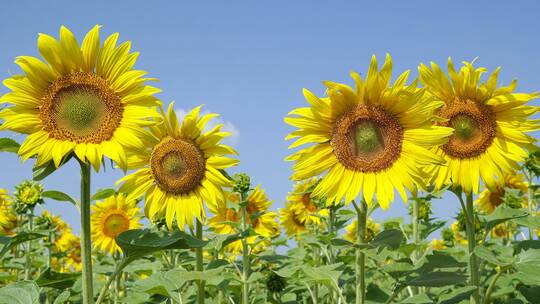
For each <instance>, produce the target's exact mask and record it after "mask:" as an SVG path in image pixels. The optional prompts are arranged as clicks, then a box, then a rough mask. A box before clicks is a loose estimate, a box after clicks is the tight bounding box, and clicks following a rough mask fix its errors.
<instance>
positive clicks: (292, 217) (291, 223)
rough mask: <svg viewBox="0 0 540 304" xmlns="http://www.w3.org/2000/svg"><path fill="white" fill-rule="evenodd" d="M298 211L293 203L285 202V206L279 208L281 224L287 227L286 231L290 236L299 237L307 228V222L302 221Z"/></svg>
mask: <svg viewBox="0 0 540 304" xmlns="http://www.w3.org/2000/svg"><path fill="white" fill-rule="evenodd" d="M295 211H296V208H295V205H294V204H293V203H290V202H288V203H285V208H280V209H279V217H280V220H281V225H282V226H283V228H285V233H287V235H288V236H293V235H294V236H296V238H297V239H298V238H299V237H300V234H301V233H302V232H304V231H306V229H307V227H308V226H307V225H306V222H301V221H300V216H299V214H298V213H297V212H295Z"/></svg>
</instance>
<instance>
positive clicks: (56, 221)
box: [36, 210, 71, 234]
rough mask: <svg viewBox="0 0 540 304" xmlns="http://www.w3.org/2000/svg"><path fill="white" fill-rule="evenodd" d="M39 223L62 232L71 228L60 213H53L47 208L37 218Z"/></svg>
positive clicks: (46, 227)
mask: <svg viewBox="0 0 540 304" xmlns="http://www.w3.org/2000/svg"><path fill="white" fill-rule="evenodd" d="M36 224H37V225H40V224H41V225H43V226H45V229H52V230H54V231H55V232H56V233H60V234H61V233H62V232H63V231H65V230H68V229H71V228H69V225H68V224H67V223H66V222H64V221H63V220H62V218H60V217H59V216H58V215H53V214H51V213H50V212H49V211H47V210H43V212H42V213H41V216H40V217H39V218H38V219H37V222H36Z"/></svg>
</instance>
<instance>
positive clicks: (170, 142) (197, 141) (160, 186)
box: [118, 103, 238, 229]
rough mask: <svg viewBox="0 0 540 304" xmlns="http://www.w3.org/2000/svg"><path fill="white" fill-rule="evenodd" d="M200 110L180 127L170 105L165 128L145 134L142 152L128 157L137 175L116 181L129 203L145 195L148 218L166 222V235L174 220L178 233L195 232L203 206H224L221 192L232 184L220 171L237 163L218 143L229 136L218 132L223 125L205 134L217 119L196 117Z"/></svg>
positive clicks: (224, 147) (192, 111) (160, 127)
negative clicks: (195, 222) (195, 225)
mask: <svg viewBox="0 0 540 304" xmlns="http://www.w3.org/2000/svg"><path fill="white" fill-rule="evenodd" d="M200 108H201V107H197V108H194V109H193V110H191V112H189V113H188V114H187V115H186V117H185V118H184V120H183V121H182V123H180V124H179V122H178V118H177V116H176V113H175V112H174V104H173V103H171V104H170V105H169V109H168V114H167V115H166V114H165V113H162V115H163V124H160V125H158V126H153V127H151V128H150V131H148V132H145V133H143V135H142V141H143V142H144V144H145V148H144V149H138V150H132V151H131V152H130V153H129V157H128V159H129V161H128V163H129V165H130V169H139V170H138V171H136V172H135V173H133V174H130V175H127V176H126V177H124V178H122V179H121V180H119V181H118V183H122V185H121V186H120V189H119V190H120V192H123V193H127V194H128V200H131V199H135V198H138V197H140V196H142V195H144V194H145V195H146V197H145V208H144V209H145V214H146V216H147V217H148V218H149V219H154V218H155V217H156V215H158V216H165V222H166V224H167V227H169V229H171V228H172V226H173V221H174V220H175V219H176V224H177V225H178V227H179V228H180V229H184V226H185V225H186V224H188V225H189V226H191V227H193V222H194V218H197V219H198V220H199V221H201V222H202V218H204V217H205V212H204V208H203V204H202V203H203V201H205V202H206V203H207V204H210V205H215V204H219V203H222V202H223V201H224V197H223V190H222V188H223V187H224V186H230V185H231V182H230V181H229V180H228V179H227V178H226V177H225V175H224V174H223V173H222V172H221V170H224V169H226V168H229V167H231V166H234V165H236V164H237V163H238V160H236V159H233V158H230V157H228V156H227V155H230V154H236V152H235V151H234V150H233V149H232V148H230V147H229V146H226V145H223V144H221V143H220V141H221V140H222V139H223V138H225V137H227V136H229V133H227V132H222V131H221V127H222V125H217V126H215V127H214V128H212V129H211V130H209V131H205V126H206V124H207V123H208V121H210V120H211V119H212V118H214V117H216V116H218V115H217V114H206V115H199V112H200Z"/></svg>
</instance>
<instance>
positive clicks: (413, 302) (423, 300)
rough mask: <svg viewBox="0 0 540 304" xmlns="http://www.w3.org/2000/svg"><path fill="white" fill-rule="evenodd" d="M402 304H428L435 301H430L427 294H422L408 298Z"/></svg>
mask: <svg viewBox="0 0 540 304" xmlns="http://www.w3.org/2000/svg"><path fill="white" fill-rule="evenodd" d="M400 303H402V304H428V303H433V300H432V299H430V298H429V297H428V296H427V295H426V294H424V293H421V294H418V295H415V296H412V297H408V298H406V299H404V300H403V301H401V302H400Z"/></svg>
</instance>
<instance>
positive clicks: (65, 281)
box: [36, 268, 81, 289]
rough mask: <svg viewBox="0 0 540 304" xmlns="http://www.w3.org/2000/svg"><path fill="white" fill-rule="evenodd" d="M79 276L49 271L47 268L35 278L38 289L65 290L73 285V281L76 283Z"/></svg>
mask: <svg viewBox="0 0 540 304" xmlns="http://www.w3.org/2000/svg"><path fill="white" fill-rule="evenodd" d="M80 276H81V274H80V273H61V272H54V271H51V269H50V268H47V269H46V270H45V271H44V272H42V273H41V275H40V276H39V278H37V280H36V284H37V285H38V286H39V287H50V288H56V289H66V288H70V287H71V286H73V284H75V281H77V279H78V278H79V277H80Z"/></svg>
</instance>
